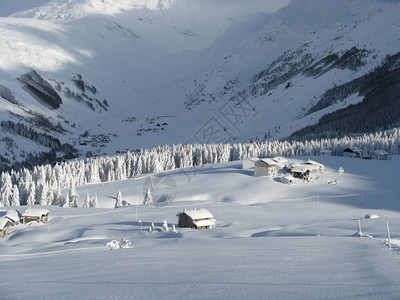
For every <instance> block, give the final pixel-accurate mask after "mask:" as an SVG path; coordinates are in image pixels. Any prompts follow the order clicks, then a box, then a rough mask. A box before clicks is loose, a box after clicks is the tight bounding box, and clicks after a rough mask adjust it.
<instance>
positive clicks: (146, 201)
mask: <svg viewBox="0 0 400 300" xmlns="http://www.w3.org/2000/svg"><path fill="white" fill-rule="evenodd" d="M143 204H153V197H152V195H151V190H150V188H149V187H148V188H147V191H146V195H144V199H143Z"/></svg>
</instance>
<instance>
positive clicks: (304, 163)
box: [302, 159, 325, 169]
mask: <svg viewBox="0 0 400 300" xmlns="http://www.w3.org/2000/svg"><path fill="white" fill-rule="evenodd" d="M302 165H311V166H317V167H319V168H320V169H323V168H324V167H325V166H324V165H323V164H320V163H318V162H316V161H313V160H311V159H309V160H307V161H305V162H303V163H302Z"/></svg>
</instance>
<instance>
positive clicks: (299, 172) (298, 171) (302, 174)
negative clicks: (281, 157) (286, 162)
mask: <svg viewBox="0 0 400 300" xmlns="http://www.w3.org/2000/svg"><path fill="white" fill-rule="evenodd" d="M291 173H292V176H293V177H294V178H299V179H302V180H304V181H308V180H309V179H310V178H311V174H312V171H311V170H310V168H309V167H306V166H295V167H294V168H293V169H292V170H291Z"/></svg>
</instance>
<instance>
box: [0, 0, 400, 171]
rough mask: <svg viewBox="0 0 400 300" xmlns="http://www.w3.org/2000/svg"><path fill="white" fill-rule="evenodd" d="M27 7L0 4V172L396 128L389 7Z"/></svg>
mask: <svg viewBox="0 0 400 300" xmlns="http://www.w3.org/2000/svg"><path fill="white" fill-rule="evenodd" d="M29 2H31V7H28V4H27V3H26V2H20V1H17V2H15V4H14V6H12V5H11V4H10V3H9V1H2V2H0V8H1V9H0V11H4V15H2V18H1V19H0V38H1V39H2V43H1V52H2V56H1V58H0V80H1V81H0V95H1V97H0V101H1V111H0V114H1V120H2V121H3V122H2V123H1V127H2V131H1V138H0V140H1V143H0V146H1V147H2V153H4V154H3V155H2V157H1V159H2V168H3V169H7V168H9V167H10V166H12V165H13V164H14V163H15V162H25V163H24V165H26V166H29V162H31V163H32V161H36V162H37V163H47V162H50V163H51V162H52V161H53V160H54V159H58V160H61V159H70V158H73V157H79V158H85V157H90V156H96V155H104V154H107V155H113V154H115V153H116V152H124V151H126V150H130V151H133V150H136V149H141V148H151V147H155V146H158V145H165V144H169V145H172V144H179V143H183V144H186V143H222V142H248V141H264V140H269V141H270V140H277V139H281V138H288V137H290V135H292V134H293V133H295V135H294V138H296V139H302V138H304V137H309V138H320V137H335V136H337V135H339V136H342V135H343V134H352V133H365V132H374V131H376V130H382V129H383V130H384V129H390V128H392V127H395V126H397V125H398V112H397V107H398V105H397V104H398V103H397V102H396V101H397V99H398V97H397V96H398V95H397V90H398V87H397V82H398V79H397V78H398V66H399V61H398V57H397V56H398V55H397V56H396V54H397V53H398V52H399V47H398V45H399V40H398V32H399V28H400V27H399V26H400V24H399V22H398V18H397V16H398V12H399V9H400V5H399V4H398V2H396V1H375V0H368V1H328V2H324V3H323V4H322V3H321V2H320V1H302V0H296V1H292V2H290V1H276V2H272V1H271V2H267V3H266V2H265V1H260V0H253V1H249V2H246V4H243V3H242V2H240V1H234V2H232V5H231V6H229V9H227V8H226V5H224V3H223V2H222V1H214V2H207V3H203V4H201V2H199V1H195V0H192V1H187V2H185V1H180V0H175V1H150V0H147V1H144V0H143V1H126V0H119V1H94V0H92V1H89V0H79V1H78V0H75V1H61V2H60V1H29ZM13 3H14V2H13ZM39 4H42V5H39ZM3 7H5V8H7V9H4V10H3V9H2V8H3ZM21 8H24V9H27V10H25V11H19V9H21ZM28 8H30V9H28ZM210 11H212V13H209V12H210ZM388 59H389V61H387V60H388ZM385 62H388V63H387V64H386V65H384V64H385ZM383 65H384V67H382V68H381V70H380V72H375V73H374V70H375V71H376V68H377V67H379V66H383ZM371 72H372V74H371ZM368 74H369V75H368ZM382 74H383V76H382ZM367 75H368V76H369V77H368V76H367ZM377 78H381V80H377ZM377 90H380V91H382V90H384V91H387V93H386V94H385V95H384V96H383V95H382V96H381V97H383V99H381V98H379V97H377V95H376V93H375V91H377ZM376 103H385V105H382V107H380V106H379V105H378V108H377V107H376ZM351 105H359V106H356V107H352V106H351ZM360 111H365V114H367V115H368V114H370V113H371V112H376V111H378V112H379V114H378V115H379V116H384V117H379V118H377V120H374V122H371V124H370V126H365V124H364V123H365V122H363V120H358V118H357V116H358V112H360ZM332 113H336V114H337V115H333V116H332V115H331V114H332ZM322 117H323V118H322ZM321 118H322V119H321ZM332 118H334V119H338V120H340V122H337V124H331V123H332V122H331V121H330V120H331V119H332ZM368 118H369V119H371V120H372V119H373V118H372V117H369V116H368ZM383 119H384V120H386V122H383V121H382V120H383ZM183 124H184V126H182V125H183ZM316 124H317V127H315V128H314V127H311V128H310V127H307V126H315V125H316ZM349 124H350V125H349ZM17 127H18V129H15V128H17ZM306 127H307V128H306ZM28 128H30V130H31V132H30V133H27V131H28ZM303 128H306V129H305V130H304V131H303V132H302V131H300V132H299V130H301V129H303ZM210 132H211V133H215V132H217V133H218V134H210ZM315 133H318V134H315ZM39 136H40V138H39ZM46 157H50V159H47V158H46ZM14 166H15V167H18V165H14Z"/></svg>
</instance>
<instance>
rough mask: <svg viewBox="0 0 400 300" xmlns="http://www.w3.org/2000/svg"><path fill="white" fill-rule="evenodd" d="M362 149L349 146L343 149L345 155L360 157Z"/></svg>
mask: <svg viewBox="0 0 400 300" xmlns="http://www.w3.org/2000/svg"><path fill="white" fill-rule="evenodd" d="M361 154H362V150H361V149H360V148H358V147H349V148H346V149H344V150H343V156H345V157H361Z"/></svg>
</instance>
